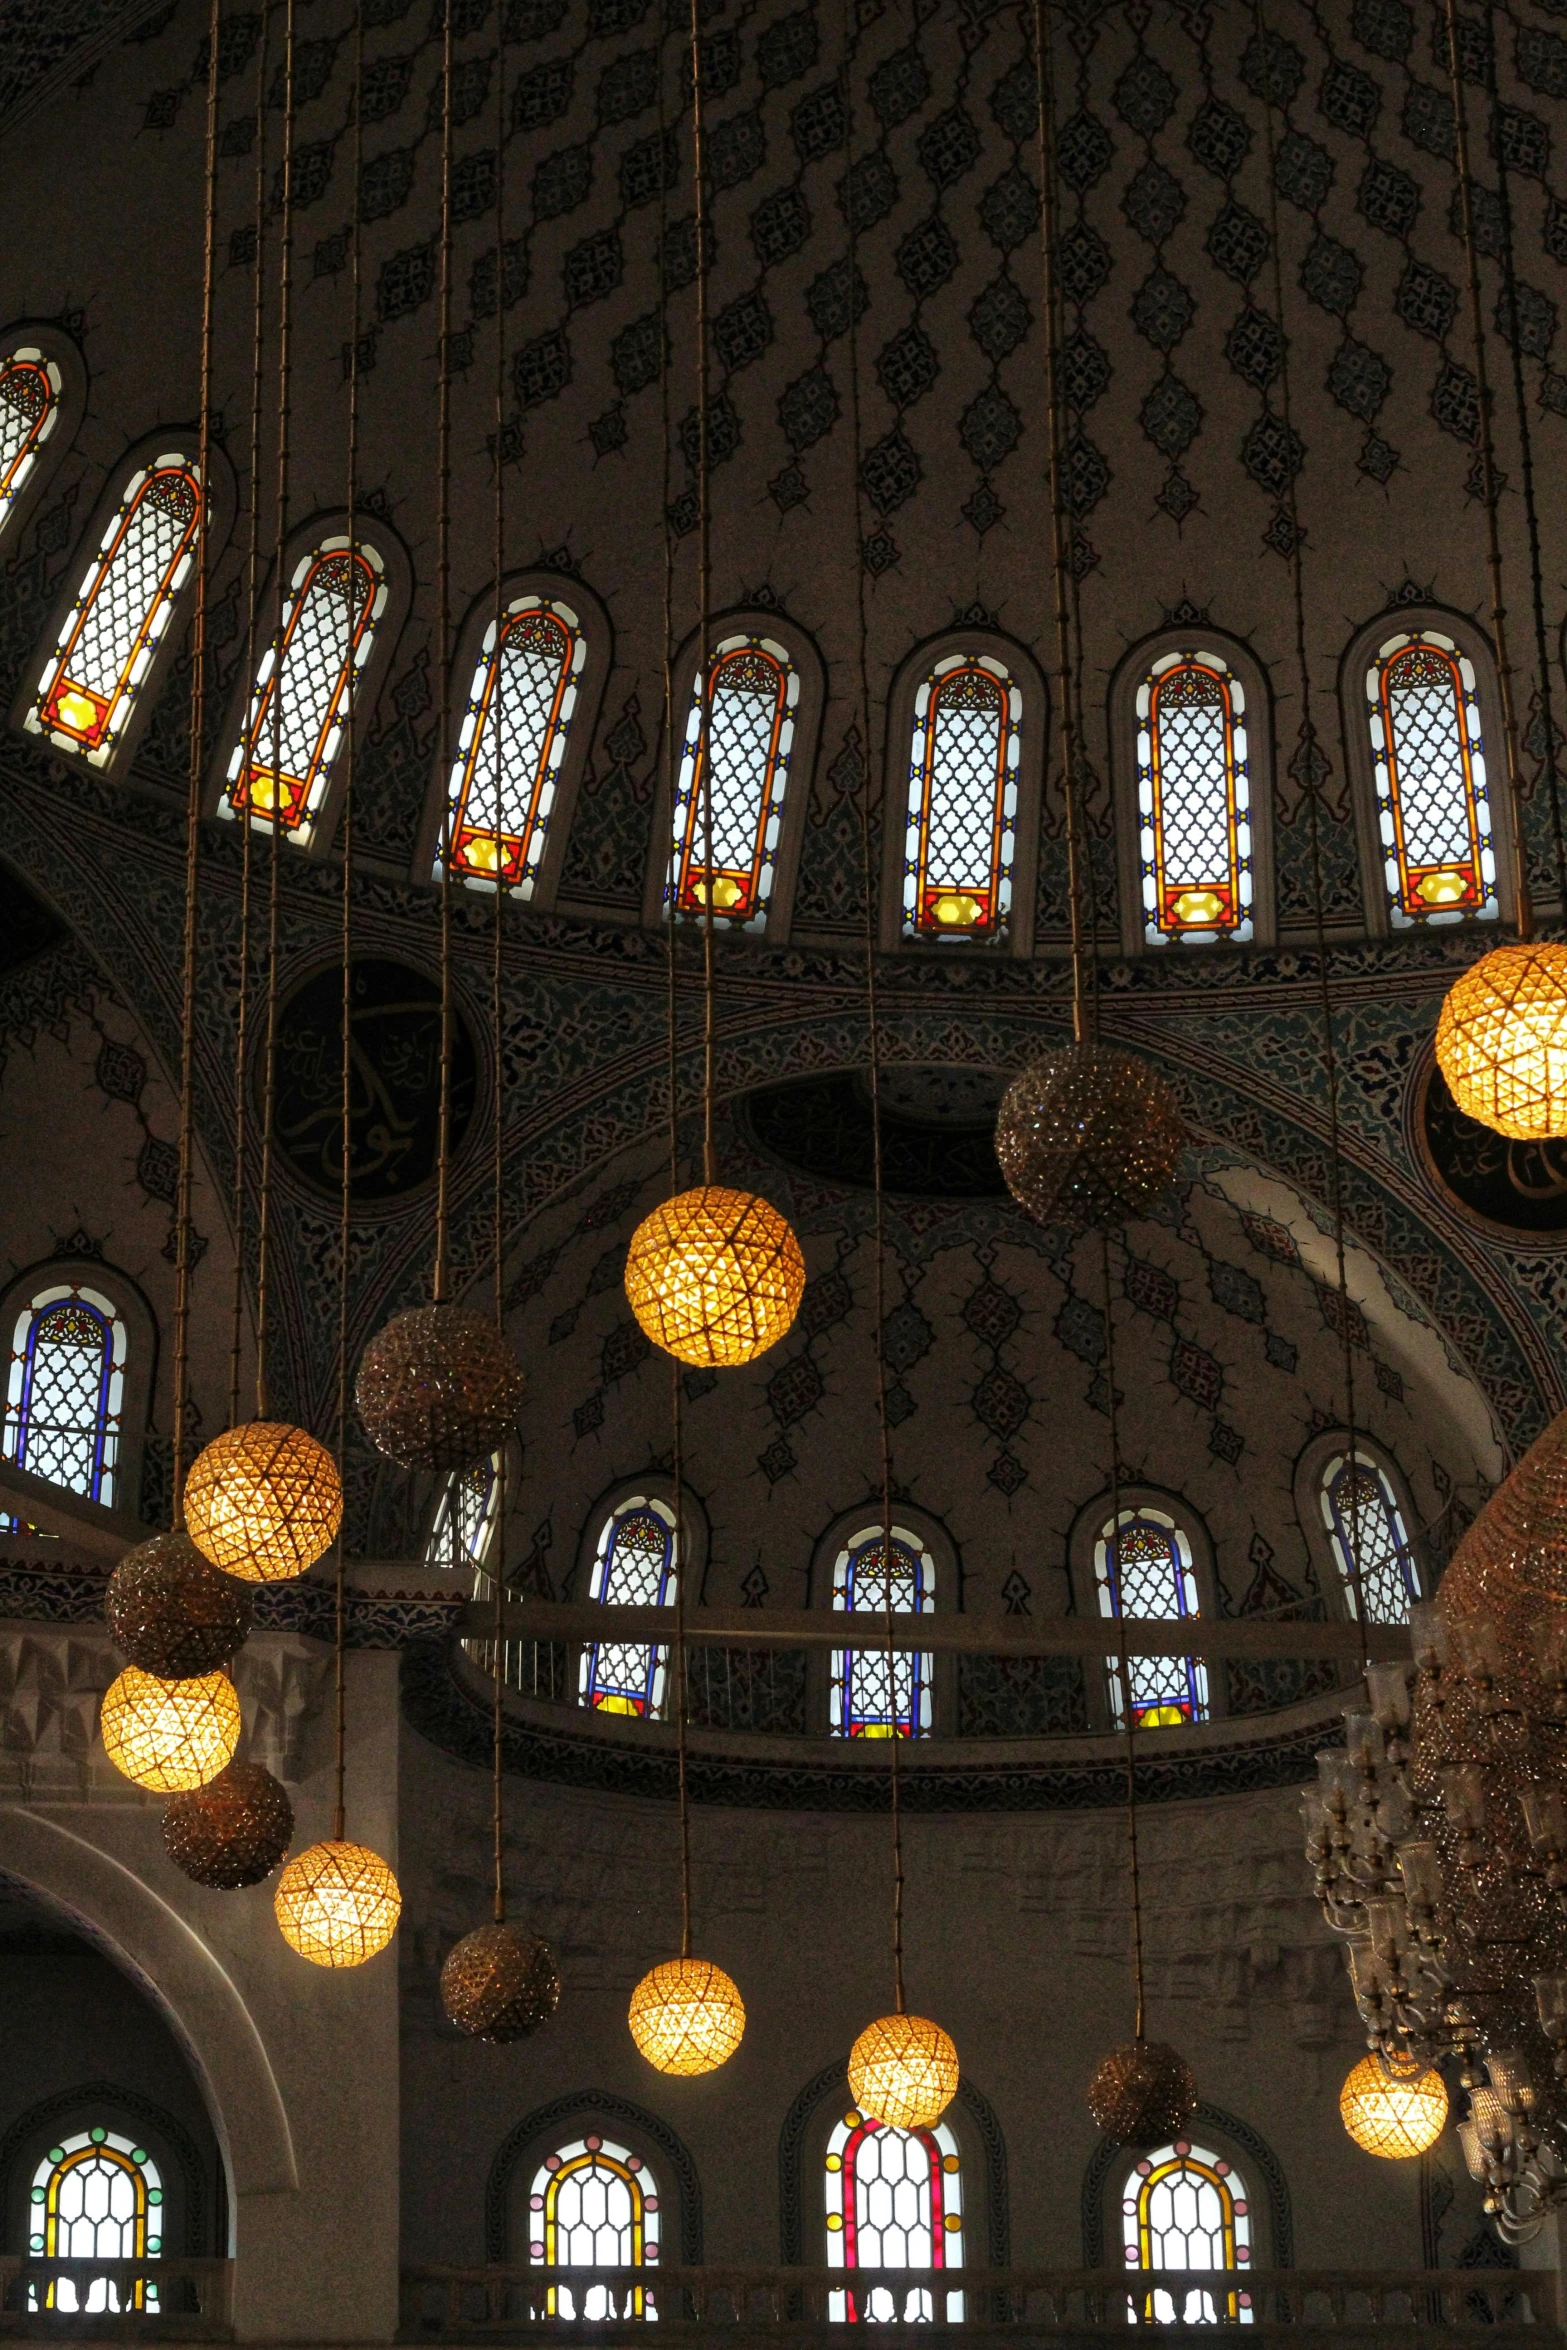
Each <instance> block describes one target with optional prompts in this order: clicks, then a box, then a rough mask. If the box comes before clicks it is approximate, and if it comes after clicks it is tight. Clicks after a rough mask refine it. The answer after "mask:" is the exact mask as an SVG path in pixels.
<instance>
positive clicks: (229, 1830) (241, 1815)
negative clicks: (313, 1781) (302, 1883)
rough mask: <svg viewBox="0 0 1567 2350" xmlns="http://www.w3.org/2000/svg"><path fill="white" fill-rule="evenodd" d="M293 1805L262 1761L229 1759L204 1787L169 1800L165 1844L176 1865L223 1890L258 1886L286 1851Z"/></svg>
mask: <svg viewBox="0 0 1567 2350" xmlns="http://www.w3.org/2000/svg"><path fill="white" fill-rule="evenodd" d="M293 1833H294V1807H293V1805H292V1804H291V1803H290V1802H289V1800H288V1796H287V1794H286V1793H285V1791H284V1790H283V1788H282V1787H281V1786H280V1785H279V1784H278V1782H277V1780H276V1779H274V1778H273V1776H272V1773H271V1772H270V1771H266V1770H263V1769H262V1767H261V1765H260V1763H241V1762H235V1763H230V1764H229V1766H228V1769H227V1770H226V1771H219V1773H218V1775H217V1777H216V1778H215V1779H209V1780H208V1781H207V1784H206V1786H205V1787H195V1788H192V1789H191V1790H190V1792H189V1793H188V1794H185V1795H175V1796H172V1797H171V1798H170V1800H169V1803H168V1805H167V1808H166V1809H165V1811H164V1814H163V1845H164V1850H165V1851H166V1852H167V1853H168V1856H169V1858H170V1860H172V1861H173V1863H174V1865H175V1867H176V1868H177V1869H182V1870H183V1871H184V1873H185V1875H186V1876H187V1877H190V1878H191V1879H193V1880H194V1882H195V1883H196V1884H198V1885H211V1886H214V1887H215V1888H216V1889H217V1890H218V1891H219V1892H221V1893H235V1892H238V1890H239V1888H240V1886H241V1885H259V1884H260V1883H261V1880H262V1878H263V1877H270V1876H271V1874H272V1871H273V1870H274V1869H275V1868H276V1867H277V1865H278V1862H279V1861H280V1860H281V1859H282V1857H283V1855H284V1853H285V1852H287V1850H288V1847H289V1843H290V1840H291V1839H292V1837H293Z"/></svg>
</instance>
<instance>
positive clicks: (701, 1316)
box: [626, 1183, 805, 1369]
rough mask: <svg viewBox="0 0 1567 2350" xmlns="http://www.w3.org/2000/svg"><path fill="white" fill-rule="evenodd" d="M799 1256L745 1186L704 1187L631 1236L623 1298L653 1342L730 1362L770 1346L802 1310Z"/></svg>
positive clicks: (705, 1362)
mask: <svg viewBox="0 0 1567 2350" xmlns="http://www.w3.org/2000/svg"><path fill="white" fill-rule="evenodd" d="M804 1294H805V1259H804V1257H803V1256H802V1255H801V1253H800V1243H799V1242H798V1241H797V1240H796V1238H795V1236H794V1233H793V1232H792V1231H791V1229H790V1227H789V1224H788V1222H787V1221H786V1219H785V1218H784V1217H782V1216H780V1215H779V1213H778V1210H777V1209H776V1208H775V1207H771V1206H769V1204H768V1202H767V1201H766V1200H764V1199H757V1198H756V1197H755V1196H754V1194H753V1193H751V1192H749V1191H728V1190H725V1189H724V1187H723V1186H722V1185H721V1184H716V1183H714V1184H704V1185H701V1186H699V1188H698V1189H697V1190H695V1191H682V1192H681V1193H679V1194H678V1196H677V1197H676V1198H674V1199H671V1200H665V1201H664V1202H663V1204H662V1206H660V1207H656V1208H655V1209H654V1210H653V1212H652V1214H651V1215H650V1216H645V1217H644V1218H643V1220H642V1222H641V1223H640V1224H639V1225H638V1226H637V1228H636V1231H635V1232H634V1233H633V1234H632V1236H631V1248H630V1252H629V1254H628V1256H627V1258H626V1295H627V1297H628V1298H629V1299H630V1301H631V1310H632V1312H633V1313H634V1314H635V1315H636V1318H637V1320H638V1321H639V1322H640V1323H641V1325H642V1327H643V1329H644V1330H645V1331H646V1332H647V1334H648V1336H649V1338H651V1339H652V1341H653V1343H654V1345H655V1346H661V1347H662V1348H663V1349H664V1352H665V1353H666V1354H672V1355H674V1356H676V1357H677V1358H678V1359H679V1360H680V1361H681V1362H682V1363H698V1364H700V1365H701V1366H702V1367H703V1368H704V1369H712V1368H715V1367H717V1368H723V1369H727V1368H730V1367H732V1366H733V1365H735V1364H738V1363H750V1362H754V1361H755V1359H756V1357H757V1356H758V1355H760V1354H765V1353H766V1352H767V1349H768V1348H769V1347H770V1346H776V1345H777V1343H778V1341H779V1339H780V1338H782V1337H783V1335H784V1333H785V1332H786V1331H787V1329H788V1328H789V1325H790V1323H791V1322H792V1321H793V1320H794V1317H795V1315H796V1314H797V1313H798V1312H799V1310H800V1300H801V1298H802V1297H803V1296H804Z"/></svg>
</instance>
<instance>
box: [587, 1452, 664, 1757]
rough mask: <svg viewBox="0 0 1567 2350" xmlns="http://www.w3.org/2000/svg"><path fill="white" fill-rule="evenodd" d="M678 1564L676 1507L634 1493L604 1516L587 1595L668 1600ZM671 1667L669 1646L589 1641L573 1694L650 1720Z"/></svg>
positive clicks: (609, 1602)
mask: <svg viewBox="0 0 1567 2350" xmlns="http://www.w3.org/2000/svg"><path fill="white" fill-rule="evenodd" d="M677 1571H678V1569H677V1563H676V1559H675V1513H674V1511H673V1510H672V1509H671V1508H670V1507H669V1505H668V1503H667V1502H663V1501H659V1500H658V1499H657V1498H656V1496H653V1495H648V1494H637V1495H634V1496H633V1498H632V1499H631V1500H630V1501H623V1502H621V1503H620V1505H619V1506H618V1508H616V1509H615V1510H613V1511H612V1512H611V1513H610V1515H609V1517H608V1518H606V1519H605V1521H604V1530H603V1532H602V1533H601V1534H600V1536H599V1540H598V1555H597V1557H596V1558H595V1559H594V1561H593V1575H592V1579H591V1581H590V1583H589V1586H588V1597H589V1598H590V1599H597V1600H602V1601H603V1602H604V1604H605V1605H606V1606H608V1607H673V1606H674V1604H675V1576H676V1573H677ZM668 1668H669V1651H668V1649H667V1648H651V1647H647V1646H644V1645H642V1644H640V1643H638V1642H636V1641H626V1640H594V1641H590V1642H589V1643H588V1645H587V1646H586V1647H585V1648H584V1649H583V1651H582V1662H581V1665H580V1667H579V1669H578V1683H577V1690H578V1696H579V1698H580V1700H581V1702H582V1704H583V1705H590V1706H592V1707H594V1708H595V1710H596V1711H597V1712H599V1713H604V1714H640V1715H641V1717H642V1718H643V1720H644V1721H652V1720H654V1719H655V1718H656V1717H657V1716H659V1715H660V1714H662V1713H663V1711H664V1699H665V1683H666V1680H667V1677H668Z"/></svg>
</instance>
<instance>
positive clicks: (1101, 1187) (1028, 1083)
mask: <svg viewBox="0 0 1567 2350" xmlns="http://www.w3.org/2000/svg"><path fill="white" fill-rule="evenodd" d="M1185 1140H1186V1129H1185V1127H1184V1126H1183V1125H1182V1123H1181V1113H1180V1111H1179V1109H1178V1108H1177V1107H1176V1101H1175V1096H1174V1094H1173V1093H1172V1092H1171V1091H1170V1088H1169V1087H1168V1086H1167V1085H1166V1084H1165V1082H1164V1079H1163V1078H1162V1077H1161V1076H1159V1075H1158V1073H1157V1072H1156V1071H1155V1070H1153V1069H1150V1067H1149V1066H1148V1063H1147V1062H1146V1061H1143V1060H1140V1059H1139V1058H1138V1056H1137V1055H1136V1053H1128V1052H1124V1051H1123V1050H1122V1049H1121V1047H1120V1046H1119V1045H1112V1044H1073V1045H1068V1046H1067V1047H1066V1048H1065V1050H1064V1051H1062V1052H1056V1053H1043V1054H1041V1055H1040V1057H1039V1059H1038V1060H1037V1061H1034V1062H1031V1063H1030V1065H1029V1066H1028V1068H1026V1069H1025V1070H1024V1071H1023V1073H1022V1075H1021V1076H1020V1077H1015V1078H1014V1079H1013V1080H1012V1083H1011V1084H1010V1085H1009V1086H1008V1087H1007V1090H1006V1092H1005V1094H1004V1095H1003V1096H1002V1100H1001V1109H1000V1113H999V1115H998V1116H997V1119H996V1157H997V1158H998V1159H999V1161H1000V1162H1001V1172H1002V1174H1003V1175H1004V1176H1005V1177H1006V1179H1007V1189H1008V1190H1009V1191H1010V1192H1011V1194H1012V1196H1013V1198H1014V1199H1015V1200H1016V1201H1017V1202H1018V1204H1019V1206H1021V1207H1024V1208H1026V1209H1027V1210H1028V1212H1029V1214H1030V1215H1031V1216H1032V1217H1033V1218H1034V1219H1035V1221H1036V1223H1040V1224H1064V1225H1066V1226H1067V1227H1068V1228H1069V1229H1070V1230H1071V1231H1073V1232H1087V1231H1112V1230H1114V1228H1115V1227H1116V1226H1117V1225H1118V1224H1124V1223H1126V1222H1127V1221H1128V1219H1129V1218H1131V1217H1133V1216H1142V1215H1146V1213H1147V1212H1148V1210H1149V1208H1151V1207H1152V1205H1153V1203H1154V1201H1155V1200H1156V1199H1158V1198H1159V1197H1160V1196H1161V1194H1162V1193H1164V1192H1166V1191H1168V1189H1169V1187H1170V1185H1171V1184H1172V1183H1173V1182H1174V1180H1175V1171H1176V1166H1177V1163H1178V1162H1179V1159H1180V1155H1181V1149H1182V1145H1183V1144H1184V1143H1185Z"/></svg>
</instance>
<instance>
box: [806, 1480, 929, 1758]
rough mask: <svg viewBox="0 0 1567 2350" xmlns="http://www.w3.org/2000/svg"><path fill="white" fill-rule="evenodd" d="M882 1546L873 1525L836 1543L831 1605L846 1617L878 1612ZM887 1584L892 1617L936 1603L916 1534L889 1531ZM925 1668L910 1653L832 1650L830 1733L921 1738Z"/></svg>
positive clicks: (882, 1605) (925, 1716)
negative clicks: (837, 1546)
mask: <svg viewBox="0 0 1567 2350" xmlns="http://www.w3.org/2000/svg"><path fill="white" fill-rule="evenodd" d="M888 1581H889V1574H888V1566H887V1548H886V1544H885V1541H884V1539H883V1533H882V1529H881V1527H879V1526H868V1527H865V1528H862V1530H861V1531H860V1532H859V1533H858V1534H855V1535H852V1536H851V1537H850V1539H849V1540H848V1541H847V1542H846V1543H845V1544H844V1546H843V1548H842V1549H841V1550H840V1551H839V1553H838V1556H837V1559H836V1560H835V1561H834V1564H833V1577H832V1603H833V1606H834V1607H835V1608H841V1609H843V1610H845V1611H847V1612H848V1613H850V1614H854V1613H857V1612H858V1613H863V1614H867V1615H876V1616H884V1615H885V1614H886V1612H887V1606H888V1598H889V1594H888V1588H887V1586H888ZM890 1581H891V1585H892V1590H891V1595H890V1596H891V1605H892V1611H893V1613H894V1615H921V1616H922V1615H929V1614H930V1613H931V1611H932V1610H933V1609H934V1607H935V1604H936V1562H935V1560H934V1559H933V1558H932V1557H931V1555H930V1552H929V1551H928V1550H927V1549H926V1548H925V1546H924V1544H923V1543H922V1542H921V1541H920V1539H919V1536H918V1535H917V1534H911V1533H910V1532H909V1531H908V1529H907V1528H906V1527H903V1526H894V1527H893V1528H892V1565H891V1575H890ZM931 1665H932V1660H931V1658H930V1657H929V1656H928V1655H922V1654H921V1653H920V1652H919V1651H918V1650H911V1649H898V1650H895V1651H891V1652H889V1651H888V1650H885V1649H875V1648H871V1649H856V1648H843V1649H834V1650H833V1652H832V1681H831V1684H830V1687H829V1691H828V1713H829V1721H830V1727H831V1729H832V1734H833V1736H834V1737H835V1738H892V1737H898V1738H925V1737H928V1736H929V1735H930V1716H931Z"/></svg>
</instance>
